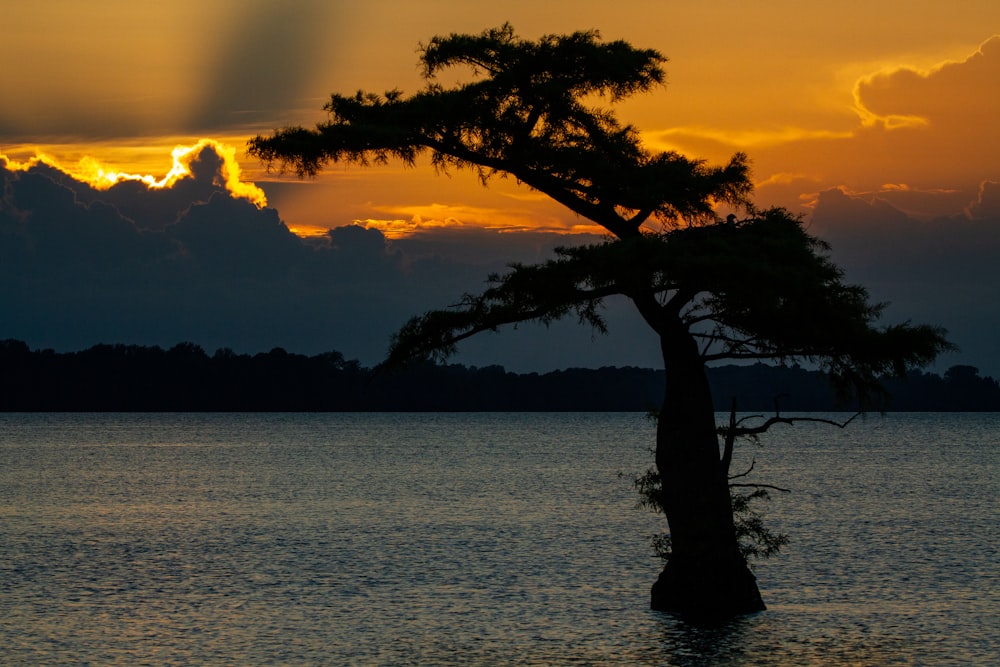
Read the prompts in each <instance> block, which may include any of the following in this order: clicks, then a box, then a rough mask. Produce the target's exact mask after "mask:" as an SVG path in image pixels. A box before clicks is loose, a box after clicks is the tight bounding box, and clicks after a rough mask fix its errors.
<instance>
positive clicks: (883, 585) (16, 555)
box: [0, 414, 1000, 666]
mask: <svg viewBox="0 0 1000 667" xmlns="http://www.w3.org/2000/svg"><path fill="white" fill-rule="evenodd" d="M651 442H652V428H651V426H650V425H649V424H648V423H647V422H646V421H645V419H644V418H643V417H642V416H641V415H633V414H472V415H467V414H462V415H430V414H422V415H420V414H413V415H386V414H377V415H371V414H366V415H340V414H329V415H328V414H321V415H313V414H304V415H300V414H276V415H272V414H254V415H201V414H197V415H187V414H179V415H160V414H155V415H134V414H122V415H103V414H102V415H75V414H74V415H11V414H0V664H4V665H87V664H89V665H118V664H120V665H181V664H184V665H191V664H229V665H307V664H308V665H408V664H409V665H684V666H688V665H690V666H694V665H733V666H736V665H740V666H744V665H779V666H784V665H997V664H1000V642H998V633H1000V600H998V596H1000V566H998V560H1000V558H998V526H1000V521H998V513H997V500H996V498H997V494H998V491H1000V489H998V481H997V471H998V451H1000V414H963V415H927V414H911V415H899V414H892V415H889V416H887V417H885V418H881V417H869V418H868V419H867V420H865V421H863V422H856V423H854V424H852V425H851V426H850V427H849V428H848V429H846V430H843V431H841V430H837V429H831V428H830V427H822V426H815V425H799V426H796V427H794V428H783V429H779V430H777V431H775V432H774V434H773V435H772V436H771V437H769V438H767V439H766V440H765V443H764V446H763V447H762V448H756V449H750V450H747V451H744V452H742V454H743V458H742V459H741V463H739V464H736V465H743V466H746V465H748V464H749V461H750V458H751V457H755V458H756V467H755V471H754V475H755V477H754V479H755V480H756V481H762V482H771V483H775V484H779V485H781V486H786V487H790V488H791V489H793V493H791V494H788V495H779V496H778V497H776V498H775V499H774V500H773V501H772V502H771V503H770V505H769V506H768V508H767V517H768V519H769V521H770V523H771V525H772V526H773V527H775V528H777V529H779V530H781V531H783V532H785V533H787V534H789V536H790V537H791V540H792V541H791V544H790V545H789V546H788V547H786V550H785V551H784V552H783V553H782V554H781V555H779V556H778V557H776V558H774V559H772V560H771V561H768V562H766V563H763V564H759V565H758V566H757V567H756V570H757V574H758V578H759V581H760V585H761V589H762V592H763V595H764V599H765V601H766V602H767V603H768V606H769V610H768V611H766V612H764V613H761V614H758V615H754V616H751V617H747V618H743V619H740V620H737V621H734V622H732V623H731V624H729V625H727V626H724V627H719V628H692V627H689V626H687V625H685V624H684V623H681V622H679V621H677V620H675V619H674V618H672V617H670V616H668V615H664V614H659V613H656V612H652V611H649V610H648V609H647V603H648V598H647V595H648V590H649V586H650V584H651V583H652V582H653V580H654V579H655V578H656V575H657V573H658V570H659V562H658V560H657V559H656V557H655V556H653V555H652V551H651V550H650V548H649V546H648V536H649V534H651V533H653V532H655V531H658V530H660V522H661V519H659V518H658V517H656V516H654V515H652V514H646V513H643V512H641V511H639V510H637V509H635V507H634V504H635V495H634V492H633V490H632V488H631V483H630V481H629V479H628V478H627V475H630V474H632V473H638V472H642V471H643V470H645V468H646V467H647V466H648V464H649V461H650V460H651V455H650V454H649V452H648V448H649V447H650V445H651ZM734 467H736V466H734ZM620 473H625V474H626V477H624V478H623V477H621V476H620Z"/></svg>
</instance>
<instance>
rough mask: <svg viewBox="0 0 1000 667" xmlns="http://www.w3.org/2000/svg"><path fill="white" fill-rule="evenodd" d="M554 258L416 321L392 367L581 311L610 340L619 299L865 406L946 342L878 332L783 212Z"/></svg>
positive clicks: (914, 330) (728, 353)
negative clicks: (812, 371) (606, 305)
mask: <svg viewBox="0 0 1000 667" xmlns="http://www.w3.org/2000/svg"><path fill="white" fill-rule="evenodd" d="M556 254H557V256H556V258H555V259H551V260H548V261H547V262H544V263H542V264H538V265H532V266H524V265H520V264H513V265H511V267H510V271H509V272H508V273H507V274H505V275H502V276H500V275H493V276H490V283H491V286H490V287H489V288H488V289H487V290H485V291H484V292H483V293H482V294H480V295H470V294H466V295H465V296H464V297H463V298H462V300H461V302H460V303H459V304H458V305H457V306H455V307H453V308H450V309H448V310H438V311H431V312H429V313H425V314H424V315H422V316H418V317H415V318H412V319H411V320H410V321H409V322H407V324H406V325H405V326H404V327H403V328H401V329H400V331H399V332H398V333H397V334H396V335H395V337H394V338H393V341H392V345H391V348H390V355H389V358H388V363H390V364H396V363H403V362H405V361H407V360H409V359H412V358H418V359H419V358H436V359H439V360H442V359H444V358H446V357H447V356H448V355H449V354H451V353H452V352H453V351H454V350H455V345H456V343H458V342H460V341H461V340H464V339H465V338H468V337H470V336H472V335H475V334H477V333H479V332H482V331H487V330H496V329H497V328H498V327H500V326H502V325H504V324H511V323H516V322H522V321H526V320H536V321H540V322H543V323H548V322H550V321H552V320H554V319H557V318H560V317H564V316H566V315H575V316H576V318H577V319H578V320H579V321H580V322H581V323H585V324H589V325H590V326H592V327H593V328H594V329H595V330H597V331H600V332H604V331H605V330H606V327H605V322H604V320H603V319H602V317H601V313H600V306H601V302H602V300H603V299H605V298H606V297H608V296H611V295H616V294H618V295H624V296H626V297H629V298H631V299H633V301H636V302H637V303H638V302H639V301H640V300H641V299H644V298H646V299H648V298H655V299H656V301H657V304H658V305H659V307H660V308H661V309H663V310H665V311H666V312H667V313H668V314H675V315H676V317H677V318H678V319H679V320H680V322H681V323H682V325H683V326H684V327H685V328H686V329H688V330H689V331H690V332H691V335H692V336H694V337H696V338H697V339H699V340H700V341H701V344H702V357H703V360H704V361H705V362H710V361H719V360H726V359H729V360H748V359H757V360H769V361H777V362H781V363H785V362H788V361H790V360H804V361H807V362H811V363H814V364H816V365H818V366H820V367H821V368H823V369H824V370H826V371H827V372H828V373H829V375H830V377H831V378H832V379H833V380H835V382H837V383H838V387H839V389H841V390H842V393H843V394H844V395H848V394H850V393H852V392H853V393H855V394H857V395H858V396H859V397H861V398H869V397H873V396H877V395H878V392H879V390H880V386H881V385H880V378H882V377H883V376H885V375H886V374H892V375H897V376H903V375H905V374H906V372H907V371H908V370H910V369H912V368H915V367H919V366H921V365H923V364H925V363H927V362H928V361H930V360H932V359H933V358H934V357H935V356H936V355H937V354H938V353H939V352H940V351H941V350H942V349H946V348H947V346H948V344H947V343H946V342H945V341H944V337H943V332H942V331H941V330H940V329H938V328H935V327H931V326H925V325H909V324H901V325H892V326H888V327H880V326H879V325H878V320H879V318H880V316H881V313H882V310H883V306H882V305H881V304H870V303H869V302H868V294H867V292H866V290H865V289H864V288H862V287H860V286H857V285H850V284H847V283H845V282H844V281H843V280H842V272H841V270H840V269H839V268H838V267H837V266H836V265H834V264H833V263H832V262H831V261H830V260H829V258H828V256H827V255H826V245H825V244H824V243H823V242H822V241H820V240H818V239H816V238H814V237H811V236H809V234H807V233H806V231H805V230H804V229H803V226H802V222H801V220H800V219H798V218H796V217H794V216H791V215H789V214H788V213H787V212H786V211H784V210H781V209H771V210H767V211H763V212H761V213H758V214H755V215H753V216H751V217H748V218H746V219H744V220H740V221H736V220H731V221H730V222H727V223H720V224H715V225H706V226H690V227H682V228H676V229H669V230H665V231H662V232H658V233H644V234H641V235H639V236H637V237H634V238H627V239H620V240H608V241H606V242H604V243H601V244H596V245H587V246H578V247H573V248H560V249H558V250H557V251H556ZM653 324H655V322H653Z"/></svg>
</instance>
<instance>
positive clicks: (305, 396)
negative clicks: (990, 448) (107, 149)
mask: <svg viewBox="0 0 1000 667" xmlns="http://www.w3.org/2000/svg"><path fill="white" fill-rule="evenodd" d="M663 379H664V378H663V371H662V370H652V369H642V368H633V367H627V368H600V369H583V368H571V369H568V370H563V371H553V372H550V373H541V374H540V373H526V374H524V373H522V374H518V373H509V372H507V371H505V370H504V369H503V367H501V366H487V367H483V368H477V367H466V366H461V365H433V364H423V365H418V366H415V367H412V368H409V369H407V370H405V371H394V372H377V371H375V370H373V369H369V368H365V367H362V366H361V364H359V363H358V362H357V361H353V360H348V359H345V358H344V356H343V355H342V354H340V353H339V352H327V353H324V354H319V355H315V356H305V355H301V354H292V353H289V352H286V351H285V350H283V349H281V348H276V349H273V350H271V351H270V352H267V353H261V354H254V355H248V354H236V353H234V352H233V351H232V350H228V349H220V350H218V351H216V352H215V353H214V354H213V355H209V354H207V353H206V352H205V351H204V350H203V349H202V348H200V347H198V346H197V345H194V344H191V343H181V344H180V345H176V346H174V347H172V348H170V349H169V350H164V349H162V348H159V347H145V346H137V345H96V346H94V347H91V348H89V349H87V350H83V351H80V352H67V353H58V352H54V351H52V350H31V349H30V348H29V347H28V345H26V344H25V343H23V342H21V341H17V340H6V341H0V410H2V411H8V412H10V411H221V412H225V411H249V412H252V411H394V412H402V411H512V412H523V411H646V410H649V409H652V408H654V407H656V406H657V405H659V403H660V400H661V398H662V396H663ZM709 380H710V382H711V384H712V391H713V395H714V396H715V397H716V400H717V401H718V404H717V406H716V407H717V409H719V410H728V409H729V407H730V405H731V402H732V400H733V399H734V398H735V400H736V405H737V409H738V410H740V411H754V412H757V411H767V412H771V411H773V410H774V408H775V405H776V401H777V405H779V406H780V408H781V410H783V411H790V412H795V411H827V410H851V409H853V407H854V406H852V405H850V404H846V405H845V404H843V403H840V402H838V401H837V399H836V396H835V393H834V391H833V389H832V388H831V386H830V384H829V382H828V381H827V379H826V378H825V376H823V375H822V374H821V373H818V372H816V371H810V370H806V369H803V368H800V367H798V366H790V367H787V366H769V365H764V364H756V365H752V366H722V367H717V368H711V369H710V370H709ZM885 384H886V387H887V388H888V390H889V393H890V402H889V403H888V405H887V406H886V409H889V410H898V411H1000V385H998V383H997V381H996V380H994V379H993V378H989V377H980V376H979V371H978V370H977V369H976V368H974V367H972V366H953V367H952V368H950V369H949V370H948V371H947V372H945V373H944V375H943V376H939V375H935V374H930V373H921V372H915V373H912V374H911V375H910V376H909V377H908V378H907V379H906V380H905V381H904V380H895V379H893V380H888V381H887V382H886V383H885Z"/></svg>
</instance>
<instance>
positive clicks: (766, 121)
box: [0, 0, 1000, 377]
mask: <svg viewBox="0 0 1000 667" xmlns="http://www.w3.org/2000/svg"><path fill="white" fill-rule="evenodd" d="M0 2H2V9H3V16H4V20H3V22H2V23H0V62H2V63H3V66H2V67H0V90H3V91H4V95H3V100H2V102H0V155H2V156H4V157H3V158H0V186H2V189H0V338H16V339H20V340H24V341H25V342H27V343H28V344H29V345H31V346H32V347H34V348H45V347H51V348H54V349H57V350H63V351H65V350H74V349H82V348H84V347H87V346H90V345H93V344H96V343H102V342H103V343H119V342H120V343H127V344H148V345H161V346H171V345H173V344H175V343H178V342H181V341H191V342H194V343H196V344H199V345H202V346H203V347H205V349H206V350H207V351H209V352H210V353H211V352H212V351H214V350H215V349H217V348H220V347H227V348H231V349H234V350H235V351H238V352H256V351H266V350H269V349H271V348H273V347H283V348H285V349H287V350H289V351H293V352H301V353H306V354H313V353H318V352H322V351H327V350H338V351H340V352H342V353H343V354H344V355H345V356H347V357H349V358H357V359H359V360H361V361H362V362H363V363H365V364H367V365H370V364H374V363H377V362H378V361H379V360H380V359H381V357H382V355H383V354H384V352H385V349H386V346H387V343H388V339H389V336H390V335H391V333H392V331H393V330H395V329H396V328H397V327H398V326H399V325H401V324H402V323H403V322H404V321H405V320H406V319H407V317H409V316H410V315H413V314H417V313H420V312H423V311H426V310H429V309H432V308H440V307H444V306H447V305H449V304H451V303H455V302H456V301H457V300H458V298H459V297H460V296H461V294H462V293H464V292H468V291H475V290H478V289H480V288H481V287H482V286H483V280H484V278H485V276H486V275H487V274H488V273H489V272H491V271H496V270H499V269H502V268H503V266H504V265H505V264H506V263H507V262H509V261H536V260H540V259H543V258H545V257H547V256H548V254H549V253H550V252H551V249H552V248H553V247H555V246H557V245H568V244H573V243H578V242H587V241H593V240H596V239H597V238H598V237H597V236H596V234H599V233H600V230H599V229H595V228H593V227H592V226H589V225H588V224H586V221H585V220H581V219H579V218H577V217H574V216H573V215H572V214H570V213H568V212H566V211H564V210H563V209H561V208H560V207H559V206H558V205H556V204H555V203H553V202H551V201H548V200H547V199H546V198H545V197H544V196H542V195H539V194H538V193H535V192H532V191H530V190H527V189H524V188H520V187H518V186H517V185H516V184H514V183H510V182H505V181H496V182H494V183H493V184H491V186H490V187H489V188H488V189H485V188H482V187H481V186H480V185H479V184H478V182H477V181H476V179H475V178H474V177H473V176H472V175H471V174H466V173H461V172H460V173H453V174H450V175H447V176H441V175H436V174H435V173H434V171H433V169H431V168H429V167H428V166H427V165H426V164H418V165H417V167H415V168H410V169H407V168H404V167H402V166H401V165H395V164H390V165H387V166H380V167H376V168H371V169H362V168H359V167H343V166H331V167H330V168H329V169H328V170H327V171H326V172H324V173H323V174H321V175H320V176H319V177H317V178H315V179H310V180H299V179H297V178H295V177H294V176H289V175H281V174H278V173H271V172H268V171H266V170H265V169H264V167H263V165H261V164H259V163H258V162H257V161H256V160H254V159H253V158H250V157H248V156H247V154H246V142H247V140H248V139H249V138H250V137H252V136H254V135H257V134H267V133H269V132H270V131H272V130H273V129H274V128H278V127H283V126H286V125H290V124H292V125H306V126H308V125H312V124H313V123H315V122H319V121H322V120H323V112H322V106H323V104H324V102H325V100H326V99H327V97H328V95H329V94H330V93H332V92H341V93H353V92H354V91H356V90H358V89H366V90H371V91H376V92H381V91H384V90H388V89H394V88H399V89H401V90H403V91H404V92H414V91H416V90H417V89H419V88H420V87H421V85H422V81H421V79H420V76H419V69H418V66H417V58H418V48H419V45H420V44H421V43H425V42H427V41H428V40H429V39H430V38H431V37H432V36H434V35H438V34H448V33H451V32H473V33H477V32H481V31H482V30H484V29H486V28H489V27H495V26H498V25H501V24H502V23H504V22H510V23H511V24H512V25H513V26H514V28H515V30H516V31H517V32H518V33H519V34H520V35H521V36H523V37H526V38H536V37H538V36H541V35H543V34H549V33H566V32H572V31H575V30H588V29H597V30H599V31H600V33H601V35H602V36H603V37H604V38H605V39H619V38H621V39H625V40H628V41H629V42H631V43H632V44H633V45H635V46H637V47H642V48H655V49H657V50H659V51H660V52H661V53H663V54H664V55H665V56H667V57H668V59H669V61H668V62H667V64H666V70H667V82H666V84H665V85H664V86H662V87H659V88H657V89H655V90H653V91H651V92H649V93H646V94H643V95H639V96H637V97H635V98H633V99H630V100H627V101H625V102H623V103H621V104H618V105H616V107H615V111H616V113H617V114H618V115H619V118H620V119H622V120H623V121H624V122H627V123H630V124H633V125H634V126H635V127H636V128H638V129H639V130H640V132H641V136H642V137H643V141H644V142H645V143H646V145H647V146H648V147H649V149H650V150H677V151H680V152H682V153H684V154H685V155H689V156H691V157H698V158H704V159H706V160H708V161H709V162H723V161H725V160H726V159H728V157H729V156H730V155H732V154H733V153H734V152H736V151H744V152H746V153H747V154H748V155H749V156H750V158H751V160H752V166H753V180H754V183H755V185H756V191H755V192H756V194H755V202H756V203H757V205H759V206H770V205H780V206H785V207H787V208H789V209H791V210H793V211H795V212H797V213H800V214H802V215H803V216H804V219H805V220H806V224H807V225H808V227H809V229H810V231H811V232H812V233H814V234H816V235H817V236H820V237H821V238H823V239H825V240H827V241H829V242H830V243H831V244H832V251H831V252H832V255H833V258H834V259H835V260H836V261H837V262H838V263H840V264H841V265H842V266H843V267H844V269H845V272H846V276H847V279H848V280H850V281H852V282H859V283H861V284H864V285H865V286H867V287H868V288H869V290H870V292H871V294H872V297H873V298H874V299H875V300H877V301H885V302H889V303H890V305H889V306H888V307H887V309H886V311H885V317H886V319H887V322H895V321H903V320H911V321H914V322H927V323H932V324H936V325H940V326H943V327H945V328H947V329H948V330H949V331H950V333H951V335H950V337H951V339H952V340H953V341H954V342H955V343H956V344H957V345H958V346H959V347H960V350H959V351H958V352H955V353H949V354H947V355H945V356H944V357H943V358H942V359H941V362H940V363H939V364H938V368H939V369H943V368H947V367H948V366H950V365H952V364H957V363H963V364H970V365H974V366H977V367H978V368H980V370H981V371H982V372H983V374H987V375H992V376H994V377H1000V350H998V346H997V344H996V340H997V339H998V338H1000V336H998V333H1000V305H998V302H1000V261H997V260H998V258H1000V123H998V121H997V119H998V118H1000V85H998V82H1000V3H996V2H995V1H993V0H977V1H961V0H959V1H956V2H950V3H940V2H926V1H923V0H920V1H910V2H906V3H902V2H886V1H880V0H869V1H867V2H853V1H847V0H845V1H844V2H840V3H802V2H800V1H798V2H790V1H788V2H786V1H783V0H781V1H778V0H776V1H762V2H757V3H746V2H737V1H717V2H702V1H699V2H672V1H669V0H667V1H664V0H658V1H656V2H646V1H629V0H623V1H621V2H617V3H606V2H596V1H594V2H592V1H589V0H583V1H581V0H577V1H575V2H572V3H570V2H546V3H540V2H537V1H533V2H527V1H521V0H516V1H508V2H497V3H469V2H456V1H451V0H449V1H445V0H428V1H423V2H407V1H404V0H369V1H368V2H364V3H359V2H341V1H340V0H326V1H315V0H299V1H297V2H277V1H274V0H239V1H235V0H217V1H216V2H213V3H204V2H200V1H199V2H195V1H193V0H175V1H174V2H170V3H137V2H133V1H132V0H128V1H118V0H95V1H94V2H89V3H80V2H76V1H75V0H39V1H38V2H31V3H26V2H15V1H13V0H0ZM607 308H608V311H607V312H608V318H609V321H610V324H611V332H610V334H609V335H608V336H596V337H595V336H594V335H593V333H592V332H591V331H589V330H586V329H582V328H580V327H578V326H576V325H575V324H574V323H557V324H555V325H553V326H552V327H550V328H549V329H545V328H544V327H537V326H533V325H528V326H522V327H519V328H518V329H517V330H516V331H504V332H501V333H499V334H495V335H494V334H490V335H486V336H482V337H479V338H476V339H473V340H470V341H468V342H467V343H466V344H464V345H463V346H462V348H461V349H460V353H459V355H458V356H457V357H456V361H458V362H461V363H469V364H476V365H488V364H494V363H498V364H502V365H504V366H506V367H507V368H508V369H510V370H517V371H532V370H537V371H544V370H549V369H553V368H565V367H569V366H590V367H598V366H604V365H640V366H656V365H658V363H659V359H658V350H657V344H656V341H655V339H654V338H653V337H652V336H651V334H650V333H649V332H648V331H647V330H645V328H644V325H642V323H641V322H640V321H639V320H638V319H637V317H636V316H635V315H634V314H633V313H632V312H631V311H630V309H629V308H628V306H627V304H625V303H622V302H611V303H609V304H608V306H607Z"/></svg>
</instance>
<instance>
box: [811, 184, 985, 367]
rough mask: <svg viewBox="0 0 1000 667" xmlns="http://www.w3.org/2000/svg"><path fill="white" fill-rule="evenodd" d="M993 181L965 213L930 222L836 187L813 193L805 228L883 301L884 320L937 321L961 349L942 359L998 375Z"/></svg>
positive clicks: (853, 277) (850, 276) (854, 278)
mask: <svg viewBox="0 0 1000 667" xmlns="http://www.w3.org/2000/svg"><path fill="white" fill-rule="evenodd" d="M997 188H998V184H996V183H984V184H983V189H982V194H981V195H980V199H979V200H978V201H977V202H974V203H973V204H972V205H971V206H970V207H969V211H970V213H971V215H954V216H948V217H938V218H934V219H930V220H924V219H918V218H914V217H911V216H908V215H906V214H904V213H902V212H901V211H899V210H897V209H896V208H894V207H893V206H891V205H890V204H888V203H886V202H885V201H884V200H880V199H878V198H871V199H861V198H858V197H852V196H849V195H847V194H845V193H844V192H842V191H840V190H828V191H826V192H823V193H821V194H820V197H819V200H818V203H817V207H816V209H815V212H814V213H813V215H812V218H811V225H812V226H811V231H812V232H813V233H815V234H816V235H818V236H820V237H821V238H824V239H826V240H827V241H829V242H830V243H831V245H832V256H833V258H834V259H835V260H836V261H837V263H838V264H839V265H841V266H842V267H843V268H844V269H845V271H846V276H847V278H848V279H849V280H850V281H852V282H856V283H859V284H861V285H864V286H866V287H867V288H868V289H869V291H870V292H871V295H872V297H873V298H874V300H876V301H886V302H889V303H890V306H889V307H888V309H887V311H886V319H887V320H888V321H903V320H912V321H914V322H922V323H929V324H935V325H938V326H943V327H945V328H946V329H948V331H949V332H950V336H949V337H950V338H951V340H952V341H953V342H955V343H956V344H957V345H958V346H959V347H960V348H961V349H960V351H959V353H957V354H950V355H948V356H947V357H946V358H945V359H943V360H942V364H943V365H945V366H948V365H951V364H952V363H959V362H960V363H967V364H971V365H974V366H978V367H980V368H981V369H982V370H984V371H986V372H988V374H990V375H993V376H994V377H1000V350H998V348H997V343H996V341H997V337H998V334H1000V298H998V297H1000V262H998V261H997V258H998V257H1000V210H998V206H997V201H996V196H997V191H998V190H997Z"/></svg>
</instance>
